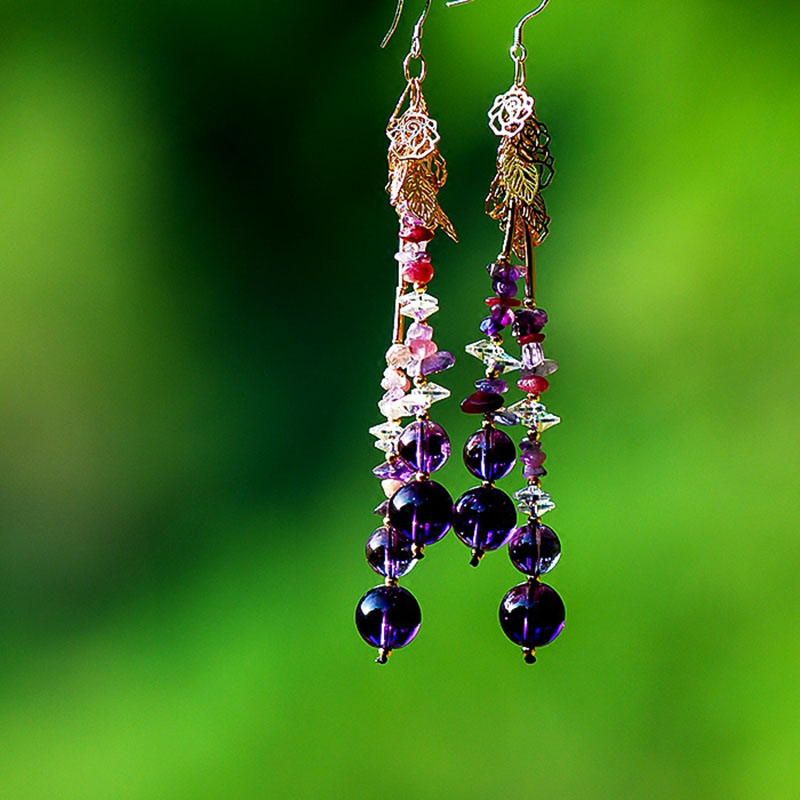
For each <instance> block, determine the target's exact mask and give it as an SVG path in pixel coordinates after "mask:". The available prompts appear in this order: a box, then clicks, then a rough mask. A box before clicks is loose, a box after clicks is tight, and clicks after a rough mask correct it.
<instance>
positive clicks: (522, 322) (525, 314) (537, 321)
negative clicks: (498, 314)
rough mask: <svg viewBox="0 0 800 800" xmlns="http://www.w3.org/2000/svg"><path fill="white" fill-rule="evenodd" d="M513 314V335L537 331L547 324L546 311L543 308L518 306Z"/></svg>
mask: <svg viewBox="0 0 800 800" xmlns="http://www.w3.org/2000/svg"><path fill="white" fill-rule="evenodd" d="M514 316H515V320H514V328H513V330H512V332H513V334H514V336H530V335H531V334H532V333H539V331H541V330H542V328H544V326H545V325H546V324H547V312H546V311H545V310H544V309H543V308H518V309H517V311H516V314H515V315H514Z"/></svg>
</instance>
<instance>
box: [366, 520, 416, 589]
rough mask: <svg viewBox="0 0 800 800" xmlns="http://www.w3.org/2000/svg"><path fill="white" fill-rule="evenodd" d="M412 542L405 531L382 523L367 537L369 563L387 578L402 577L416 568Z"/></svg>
mask: <svg viewBox="0 0 800 800" xmlns="http://www.w3.org/2000/svg"><path fill="white" fill-rule="evenodd" d="M411 547H412V542H411V539H409V538H408V536H406V535H405V534H404V533H401V532H400V531H396V530H395V529H394V528H388V527H386V526H385V525H382V526H381V527H380V528H376V529H375V530H374V531H373V532H372V534H371V535H370V537H369V539H367V547H366V552H367V563H368V564H369V565H370V567H372V569H374V570H375V572H377V573H378V575H383V576H384V577H385V578H402V577H403V575H407V574H408V573H409V572H411V570H412V569H413V568H414V565H415V564H416V563H417V559H416V558H415V556H414V553H413V552H412V550H411Z"/></svg>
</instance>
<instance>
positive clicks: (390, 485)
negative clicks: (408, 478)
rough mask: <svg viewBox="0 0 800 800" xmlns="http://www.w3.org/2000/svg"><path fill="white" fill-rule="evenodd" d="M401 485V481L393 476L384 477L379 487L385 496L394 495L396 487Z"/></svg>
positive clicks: (398, 487)
mask: <svg viewBox="0 0 800 800" xmlns="http://www.w3.org/2000/svg"><path fill="white" fill-rule="evenodd" d="M402 487H403V481H398V480H395V479H394V478H386V479H385V480H382V481H381V489H383V493H384V494H385V495H386V497H387V498H391V497H393V496H394V494H395V492H397V490H398V489H401V488H402Z"/></svg>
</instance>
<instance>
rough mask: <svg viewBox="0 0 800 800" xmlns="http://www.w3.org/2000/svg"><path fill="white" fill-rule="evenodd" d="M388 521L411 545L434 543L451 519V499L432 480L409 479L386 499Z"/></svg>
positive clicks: (448, 525) (447, 528)
mask: <svg viewBox="0 0 800 800" xmlns="http://www.w3.org/2000/svg"><path fill="white" fill-rule="evenodd" d="M388 517H389V522H390V524H391V525H392V527H394V528H398V529H399V530H401V531H402V532H403V533H405V534H406V535H407V536H409V537H411V540H412V541H413V542H414V544H415V545H417V546H418V547H419V546H424V545H428V544H433V543H434V542H438V541H439V540H440V539H441V538H442V537H443V536H444V535H445V534H446V533H447V531H448V530H450V525H451V524H452V522H453V498H452V497H450V494H449V493H448V491H447V489H445V488H444V486H442V485H441V484H438V483H436V482H435V481H430V480H423V481H411V482H410V483H407V484H406V485H405V486H403V487H402V488H401V489H399V490H398V491H397V493H396V494H395V495H394V496H393V497H392V498H391V500H390V501H389V514H388Z"/></svg>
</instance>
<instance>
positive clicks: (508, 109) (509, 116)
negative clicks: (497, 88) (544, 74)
mask: <svg viewBox="0 0 800 800" xmlns="http://www.w3.org/2000/svg"><path fill="white" fill-rule="evenodd" d="M532 114H533V97H531V96H530V95H529V94H528V92H527V91H526V89H525V88H524V87H522V86H517V85H516V84H515V85H514V86H512V87H511V88H510V89H509V90H508V91H507V92H506V93H505V94H499V95H497V97H495V99H494V103H492V107H491V108H490V109H489V127H490V128H491V129H492V131H494V133H495V134H497V136H516V135H517V134H518V133H519V132H520V131H521V130H522V128H523V126H524V125H525V120H527V119H528V118H529V117H530V116H531V115H532Z"/></svg>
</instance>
